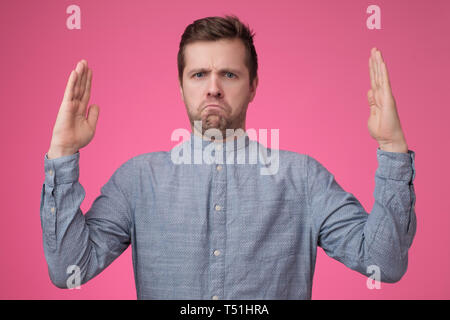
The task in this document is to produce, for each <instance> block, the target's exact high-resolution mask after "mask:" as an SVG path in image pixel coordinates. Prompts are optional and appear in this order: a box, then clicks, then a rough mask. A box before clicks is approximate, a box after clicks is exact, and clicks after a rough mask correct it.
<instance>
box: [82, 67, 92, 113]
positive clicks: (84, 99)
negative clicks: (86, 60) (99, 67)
mask: <svg viewBox="0 0 450 320" xmlns="http://www.w3.org/2000/svg"><path fill="white" fill-rule="evenodd" d="M91 86H92V69H90V68H88V71H87V77H86V90H85V91H84V94H83V97H82V98H81V101H82V105H83V106H87V104H88V103H89V99H90V97H91Z"/></svg>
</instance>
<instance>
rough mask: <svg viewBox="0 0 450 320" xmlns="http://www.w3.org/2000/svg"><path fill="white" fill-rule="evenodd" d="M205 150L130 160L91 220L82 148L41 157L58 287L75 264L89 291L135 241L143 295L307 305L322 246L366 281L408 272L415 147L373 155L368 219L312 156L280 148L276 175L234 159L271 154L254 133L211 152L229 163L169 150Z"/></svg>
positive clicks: (44, 211) (45, 222)
mask: <svg viewBox="0 0 450 320" xmlns="http://www.w3.org/2000/svg"><path fill="white" fill-rule="evenodd" d="M192 142H194V143H192ZM242 142H243V143H242ZM217 144H221V143H215V145H217ZM209 145H210V142H208V141H206V140H203V139H201V138H200V137H198V136H196V135H193V134H192V133H191V137H190V140H188V141H185V142H183V143H180V144H178V145H177V146H175V147H174V148H173V149H172V150H171V151H169V152H150V153H146V154H141V155H138V156H135V157H133V158H131V159H130V160H128V161H126V162H125V163H123V164H122V165H121V166H120V167H119V168H118V169H117V170H116V171H115V172H114V173H113V174H112V176H111V178H110V179H109V180H108V181H107V183H106V184H105V185H104V186H103V187H102V188H101V194H100V195H98V197H97V198H96V199H95V201H94V202H93V204H92V206H91V208H90V209H89V210H88V211H87V212H86V214H85V215H83V213H82V211H81V210H80V205H81V203H82V201H83V199H84V197H85V190H84V188H83V186H82V185H81V184H80V182H79V180H78V178H79V158H80V153H79V152H77V153H76V154H73V155H70V156H64V157H60V158H56V159H51V160H49V159H48V158H47V155H45V157H44V165H45V182H44V185H43V187H42V194H41V196H42V197H41V207H40V214H41V222H42V230H43V244H44V252H45V257H46V261H47V263H48V270H49V275H50V278H51V280H52V282H53V283H54V284H55V285H56V286H57V287H60V288H66V287H67V285H68V282H67V281H68V277H69V274H68V273H67V271H68V267H69V266H73V265H75V266H77V267H78V268H79V270H80V277H81V284H83V283H85V282H86V281H88V280H90V279H92V278H94V277H95V276H96V275H97V274H99V273H100V272H101V271H102V270H103V269H105V268H106V267H107V266H108V265H109V264H111V263H112V262H113V261H114V259H116V258H117V257H118V256H119V255H120V254H121V253H122V252H123V251H124V250H125V249H126V248H127V247H128V246H129V245H130V244H131V246H132V257H133V258H132V260H133V269H134V276H135V282H136V290H137V297H138V299H310V298H311V289H312V280H313V274H314V267H315V262H316V254H317V246H320V247H322V248H323V250H324V251H325V252H326V254H327V255H328V256H330V257H332V258H334V259H336V260H338V261H340V262H342V263H343V264H345V265H346V266H348V267H349V268H351V269H353V270H355V271H357V272H360V273H362V274H364V275H365V276H368V274H367V272H368V269H367V268H368V267H369V266H377V267H378V268H379V271H380V272H381V273H380V274H381V279H380V280H381V281H382V282H396V281H398V280H399V279H400V278H401V277H402V276H403V275H404V273H405V272H406V269H407V265H408V249H409V248H410V246H411V244H412V241H413V237H414V235H415V231H416V216H415V211H414V204H415V192H414V186H413V180H414V176H415V169H414V152H413V151H411V150H409V151H408V153H394V152H386V151H382V150H380V149H377V150H376V155H377V160H378V168H377V170H376V172H375V190H374V193H373V195H374V198H375V202H374V205H373V208H372V211H371V212H370V214H368V213H367V212H366V211H365V210H364V208H363V207H362V205H361V204H360V202H359V201H358V200H357V199H356V198H355V197H354V196H353V194H351V193H348V192H346V191H344V190H343V189H342V187H341V186H340V185H339V184H338V183H337V181H336V180H335V178H334V175H333V174H331V173H330V172H329V171H328V170H327V169H326V168H325V167H324V166H323V165H321V164H320V163H319V162H318V161H317V160H316V159H314V158H313V157H311V156H308V155H305V154H299V153H296V152H290V151H284V150H278V153H279V155H278V160H279V164H278V169H277V170H276V171H273V172H272V173H273V174H262V171H261V169H262V168H263V167H267V163H266V164H264V163H261V162H260V161H258V162H257V163H252V164H249V163H245V164H242V163H240V164H239V163H238V162H237V161H236V157H237V155H238V153H239V152H242V151H245V152H246V151H248V150H250V149H251V148H256V149H257V150H258V152H261V151H264V152H263V154H271V152H274V150H272V149H267V148H265V147H264V146H263V145H262V144H260V143H258V142H257V141H254V140H250V139H249V138H248V135H245V136H242V137H240V138H239V139H238V141H237V142H236V143H235V144H234V145H232V146H230V145H228V144H227V143H225V144H222V145H223V147H222V148H221V149H216V148H214V151H213V153H212V154H213V155H214V156H216V155H217V154H221V155H224V157H223V159H224V161H223V164H218V163H217V162H218V161H214V162H213V163H210V164H207V163H202V164H197V163H194V162H192V163H191V164H189V163H181V164H179V163H175V162H174V161H173V154H174V153H173V151H177V152H178V151H180V150H184V151H183V152H186V151H189V150H190V151H191V152H192V154H194V153H196V152H200V154H201V152H202V151H204V150H205V148H207V147H208V146H209ZM185 147H186V148H185ZM177 148H178V149H177ZM183 148H185V149H183ZM252 150H254V149H252ZM183 152H181V153H183ZM197 154H198V153H197ZM215 159H217V158H215ZM233 159H234V161H232V160H233Z"/></svg>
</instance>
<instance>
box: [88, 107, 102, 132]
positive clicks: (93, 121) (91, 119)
mask: <svg viewBox="0 0 450 320" xmlns="http://www.w3.org/2000/svg"><path fill="white" fill-rule="evenodd" d="M99 113H100V108H99V107H98V106H97V105H96V104H93V105H92V106H91V107H90V108H89V111H88V116H87V122H88V124H89V126H90V127H91V128H93V129H94V130H95V128H96V127H97V121H98V115H99Z"/></svg>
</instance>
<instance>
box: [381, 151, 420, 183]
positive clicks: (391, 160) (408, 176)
mask: <svg viewBox="0 0 450 320" xmlns="http://www.w3.org/2000/svg"><path fill="white" fill-rule="evenodd" d="M377 159H378V168H377V171H376V175H377V176H379V177H381V178H385V179H392V180H401V181H414V178H415V176H416V169H415V164H414V159H415V152H414V151H412V150H408V153H403V152H389V151H384V150H381V149H380V148H377Z"/></svg>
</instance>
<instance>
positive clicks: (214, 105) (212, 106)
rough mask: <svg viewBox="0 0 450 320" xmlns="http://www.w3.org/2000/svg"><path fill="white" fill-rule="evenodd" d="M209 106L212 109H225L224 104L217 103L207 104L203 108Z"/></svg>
mask: <svg viewBox="0 0 450 320" xmlns="http://www.w3.org/2000/svg"><path fill="white" fill-rule="evenodd" d="M208 108H210V109H221V110H225V109H224V108H223V107H222V106H219V105H217V104H209V105H207V106H205V107H204V108H203V110H206V109H208Z"/></svg>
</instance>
